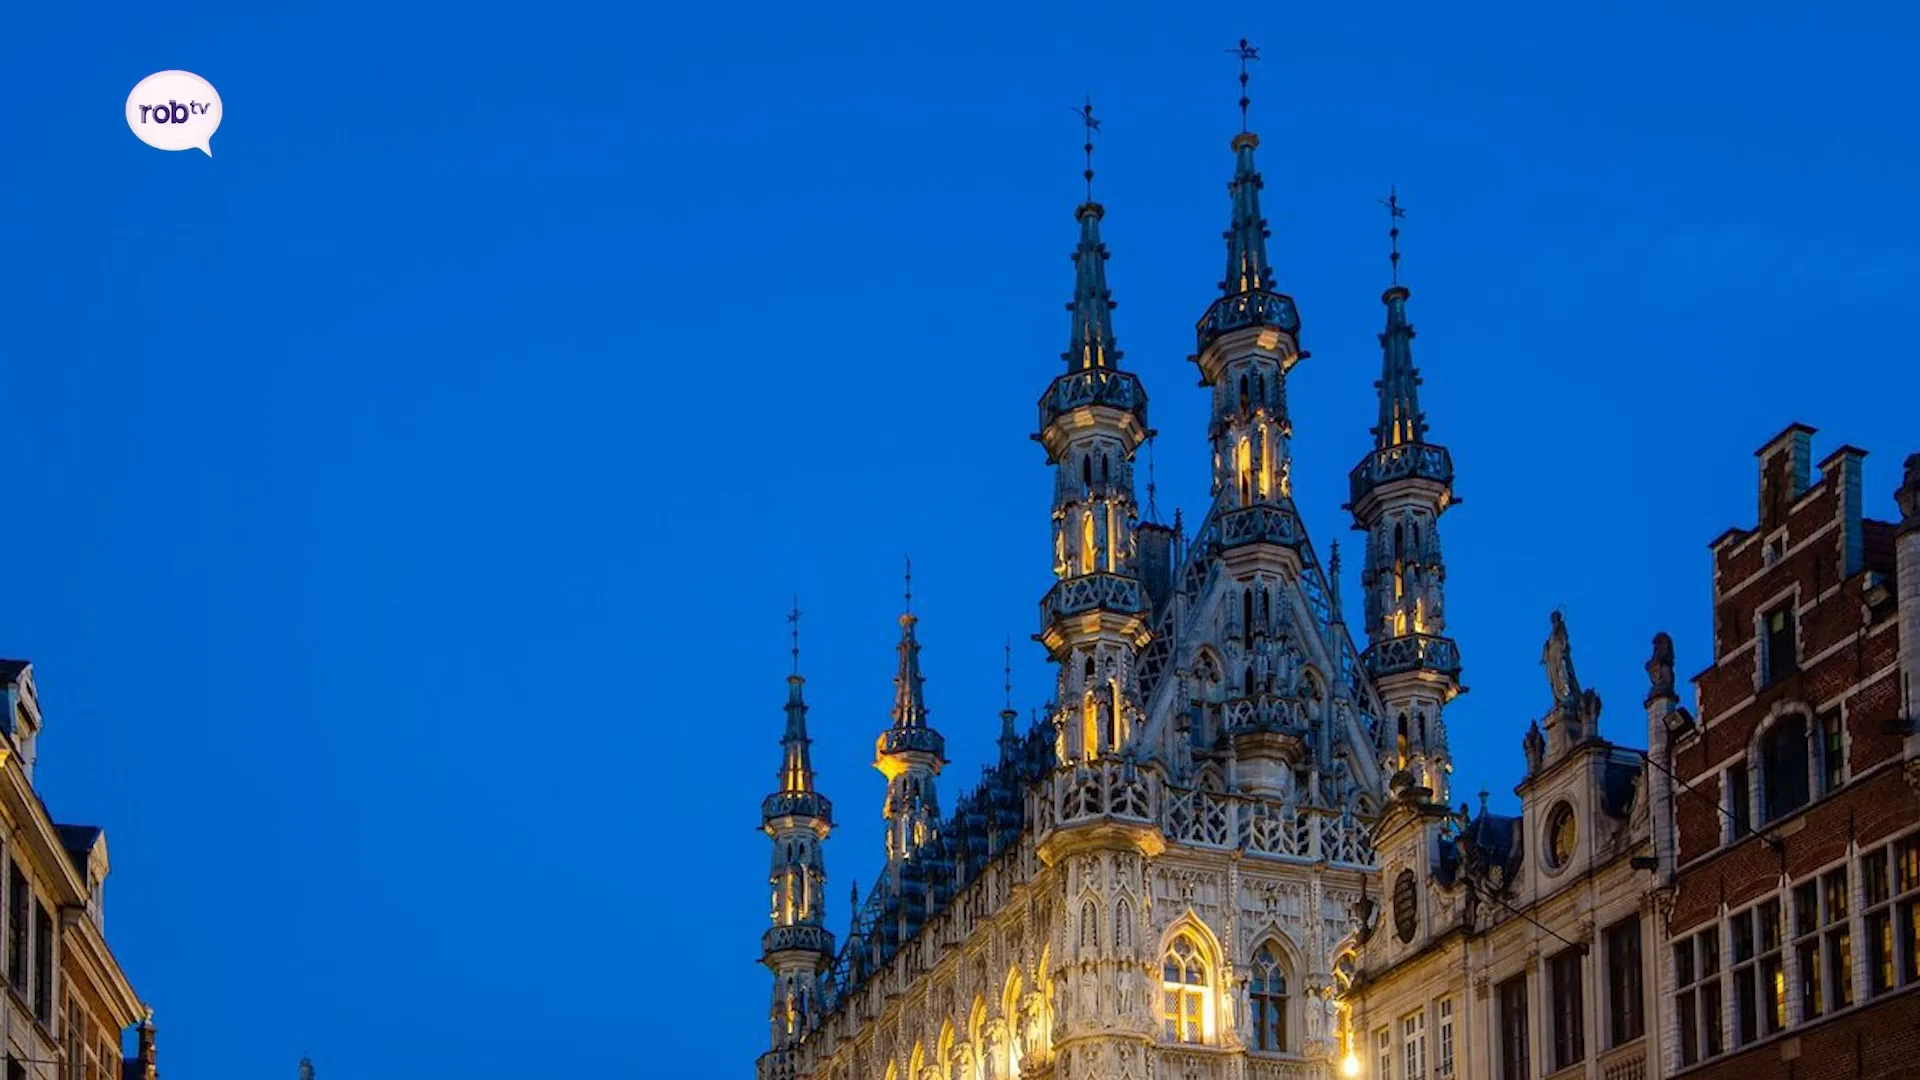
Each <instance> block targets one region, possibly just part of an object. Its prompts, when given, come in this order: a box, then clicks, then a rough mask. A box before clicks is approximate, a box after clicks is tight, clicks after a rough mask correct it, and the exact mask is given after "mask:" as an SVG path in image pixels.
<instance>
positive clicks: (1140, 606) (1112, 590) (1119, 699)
mask: <svg viewBox="0 0 1920 1080" xmlns="http://www.w3.org/2000/svg"><path fill="white" fill-rule="evenodd" d="M1089 172H1091V170H1089ZM1105 215H1106V210H1105V208H1104V207H1102V206H1101V205H1100V204H1099V203H1097V202H1094V201H1093V200H1091V199H1089V200H1088V201H1086V202H1085V203H1082V204H1081V205H1080V208H1079V209H1078V210H1076V211H1075V212H1074V216H1075V217H1076V218H1077V219H1078V220H1079V223H1080V243H1079V246H1078V247H1076V248H1075V249H1074V252H1073V265H1074V290H1073V301H1072V302H1071V303H1069V304H1068V305H1067V309H1068V310H1069V311H1070V312H1072V315H1073V324H1072V329H1071V332H1070V333H1069V335H1068V339H1067V351H1066V353H1065V354H1064V359H1065V360H1066V362H1067V370H1066V371H1065V372H1063V373H1061V374H1060V375H1059V376H1058V377H1057V378H1055V379H1054V380H1053V382H1052V383H1051V384H1049V385H1048V387H1047V391H1046V393H1045V394H1043V395H1041V398H1040V431H1039V433H1038V434H1036V435H1035V436H1034V438H1035V439H1037V440H1038V441H1039V443H1040V445H1041V446H1043V447H1045V448H1046V451H1047V463H1048V464H1050V465H1052V466H1053V469H1054V482H1053V513H1052V517H1053V572H1054V576H1055V578H1056V579H1057V580H1056V581H1055V582H1054V585H1053V588H1051V589H1050V590H1048V592H1047V595H1046V598H1045V599H1043V600H1042V601H1041V608H1042V616H1041V617H1042V621H1043V626H1042V629H1041V633H1040V637H1039V640H1040V641H1041V642H1042V643H1044V644H1045V645H1046V647H1047V653H1048V655H1049V656H1050V657H1051V658H1052V660H1053V661H1054V663H1056V664H1058V665H1059V666H1060V674H1059V683H1058V695H1057V697H1056V698H1055V701H1056V702H1057V708H1058V711H1057V712H1056V714H1055V716H1054V725H1055V729H1056V731H1057V734H1058V739H1057V741H1056V751H1057V754H1058V756H1059V759H1060V760H1061V761H1062V762H1070V761H1075V762H1085V761H1092V760H1095V759H1098V758H1105V757H1117V756H1119V755H1120V753H1121V752H1122V751H1123V750H1124V749H1125V748H1126V746H1127V744H1128V741H1129V737H1130V734H1131V732H1132V731H1133V729H1134V728H1135V727H1136V726H1137V725H1138V722H1139V715H1140V691H1139V683H1138V678H1137V675H1136V672H1135V661H1136V659H1137V654H1138V650H1139V648H1140V646H1142V645H1144V644H1146V639H1147V617H1146V602H1145V595H1144V590H1143V589H1142V588H1141V583H1140V577H1139V574H1138V569H1137V565H1136V563H1137V550H1136V546H1135V530H1136V528H1137V527H1138V524H1139V513H1138V510H1137V509H1136V505H1137V504H1136V503H1135V501H1134V496H1133V458H1134V452H1135V451H1136V450H1138V449H1139V447H1140V444H1141V443H1142V442H1145V441H1146V439H1147V436H1148V435H1149V434H1150V432H1149V431H1148V429H1147V395H1146V391H1145V390H1144V389H1142V388H1141V386H1140V380H1139V379H1137V378H1135V377H1134V375H1133V373H1131V372H1128V371H1122V370H1121V369H1120V366H1119V364H1120V350H1119V349H1118V348H1117V347H1116V346H1115V345H1114V340H1113V308H1114V302H1113V299H1112V296H1111V294H1110V293H1109V292H1108V290H1107V271H1106V262H1107V248H1106V245H1105V244H1103V243H1101V241H1100V220H1101V218H1103V217H1104V216H1105Z"/></svg>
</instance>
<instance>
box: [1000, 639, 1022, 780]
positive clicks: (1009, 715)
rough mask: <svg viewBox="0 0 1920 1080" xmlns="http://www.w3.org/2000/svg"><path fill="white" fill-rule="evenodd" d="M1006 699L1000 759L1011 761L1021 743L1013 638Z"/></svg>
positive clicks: (1001, 709)
mask: <svg viewBox="0 0 1920 1080" xmlns="http://www.w3.org/2000/svg"><path fill="white" fill-rule="evenodd" d="M1006 651H1007V672H1006V673H1007V681H1006V692H1007V696H1006V701H1005V702H1004V703H1003V704H1002V705H1001V706H1000V740H999V746H1000V760H1001V761H1003V762H1006V761H1011V760H1012V759H1013V755H1014V752H1015V750H1017V749H1018V748H1019V745H1020V732H1019V730H1018V725H1019V722H1020V712H1019V710H1017V709H1015V708H1014V707H1013V639H1012V638H1008V639H1007V645H1006Z"/></svg>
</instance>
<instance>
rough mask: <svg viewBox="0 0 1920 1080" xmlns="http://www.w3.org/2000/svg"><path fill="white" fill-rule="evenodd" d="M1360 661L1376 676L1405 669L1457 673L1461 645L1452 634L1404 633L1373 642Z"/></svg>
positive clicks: (1369, 673) (1368, 671) (1458, 670)
mask: <svg viewBox="0 0 1920 1080" xmlns="http://www.w3.org/2000/svg"><path fill="white" fill-rule="evenodd" d="M1360 662H1361V665H1362V666H1363V667H1365V668H1366V669H1367V674H1368V675H1369V676H1371V677H1372V678H1375V679H1378V678H1381V677H1382V676H1386V675H1398V674H1400V673H1401V672H1404V671H1432V672H1437V673H1440V674H1444V675H1454V676H1458V675H1459V674H1460V647H1459V646H1457V645H1455V644H1454V643H1453V639H1451V638H1443V637H1436V636H1434V635H1432V634H1407V635H1405V636H1402V637H1396V638H1388V639H1387V640H1385V641H1382V642H1379V643H1378V644H1375V645H1374V646H1373V647H1372V648H1369V649H1368V650H1367V651H1366V652H1365V653H1364V654H1363V655H1362V656H1361V657H1360Z"/></svg>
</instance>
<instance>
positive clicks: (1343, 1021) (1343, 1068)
mask: <svg viewBox="0 0 1920 1080" xmlns="http://www.w3.org/2000/svg"><path fill="white" fill-rule="evenodd" d="M1340 1041H1341V1043H1342V1044H1344V1045H1345V1046H1346V1048H1347V1052H1346V1055H1345V1056H1344V1057H1342V1058H1341V1059H1340V1075H1341V1076H1359V1075H1360V1057H1359V1055H1357V1054H1355V1053H1354V1052H1353V1012H1352V1010H1351V1009H1349V1008H1347V1007H1345V1006H1344V1005H1343V1006H1342V1008H1341V1009H1340Z"/></svg>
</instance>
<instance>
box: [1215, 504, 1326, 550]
mask: <svg viewBox="0 0 1920 1080" xmlns="http://www.w3.org/2000/svg"><path fill="white" fill-rule="evenodd" d="M1305 540H1306V532H1305V530H1303V529H1302V528H1301V527H1300V515H1298V514H1296V513H1294V512H1293V509H1292V508H1291V507H1281V506H1249V507H1246V508H1244V509H1241V510H1229V511H1227V512H1226V513H1224V514H1221V515H1220V548H1221V550H1223V551H1226V550H1231V549H1233V548H1237V547H1245V546H1246V545H1248V544H1278V545H1280V546H1281V547H1289V548H1298V547H1299V546H1300V545H1301V544H1302V543H1303V542H1304V541H1305Z"/></svg>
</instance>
